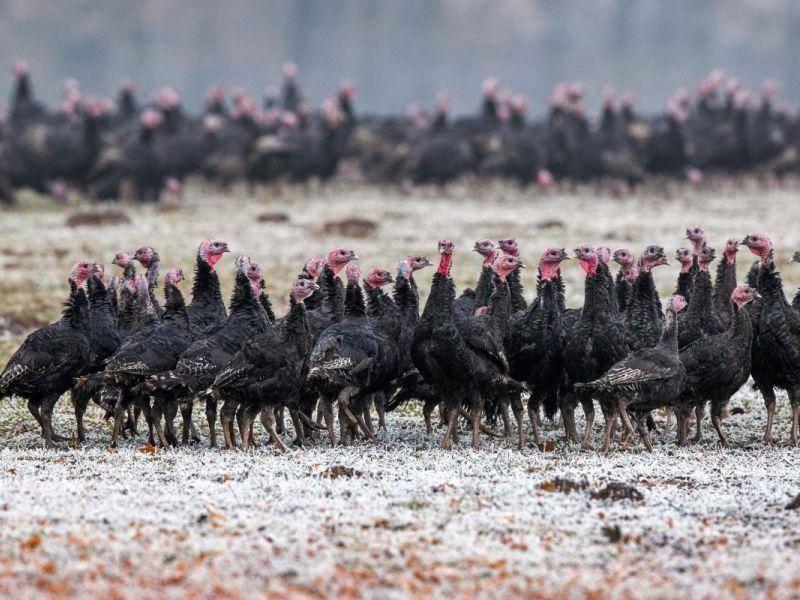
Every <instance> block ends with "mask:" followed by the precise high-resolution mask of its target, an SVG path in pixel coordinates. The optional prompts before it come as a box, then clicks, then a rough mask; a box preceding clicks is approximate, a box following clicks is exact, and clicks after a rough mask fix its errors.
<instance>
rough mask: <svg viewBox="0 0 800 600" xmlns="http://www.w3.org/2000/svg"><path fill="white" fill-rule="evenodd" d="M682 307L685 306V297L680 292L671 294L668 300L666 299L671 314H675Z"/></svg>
mask: <svg viewBox="0 0 800 600" xmlns="http://www.w3.org/2000/svg"><path fill="white" fill-rule="evenodd" d="M684 308H686V298H684V297H683V296H681V295H680V294H675V295H674V296H671V297H670V299H669V300H667V310H668V311H669V312H671V313H672V314H675V315H677V314H678V313H679V312H681V311H682V310H683V309H684Z"/></svg>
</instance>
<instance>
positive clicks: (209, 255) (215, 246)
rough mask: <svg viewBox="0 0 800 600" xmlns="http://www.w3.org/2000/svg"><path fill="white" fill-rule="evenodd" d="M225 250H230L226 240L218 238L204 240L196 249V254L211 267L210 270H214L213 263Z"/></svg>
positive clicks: (214, 263) (215, 262)
mask: <svg viewBox="0 0 800 600" xmlns="http://www.w3.org/2000/svg"><path fill="white" fill-rule="evenodd" d="M226 252H230V250H229V249H228V244H227V242H221V241H219V240H206V241H205V242H203V243H202V244H200V247H199V248H198V249H197V255H198V256H199V257H200V258H201V259H202V260H203V261H204V262H205V263H206V264H207V265H208V266H209V267H211V270H212V271H213V270H214V265H216V264H217V263H218V262H219V259H220V258H222V255H223V254H225V253H226Z"/></svg>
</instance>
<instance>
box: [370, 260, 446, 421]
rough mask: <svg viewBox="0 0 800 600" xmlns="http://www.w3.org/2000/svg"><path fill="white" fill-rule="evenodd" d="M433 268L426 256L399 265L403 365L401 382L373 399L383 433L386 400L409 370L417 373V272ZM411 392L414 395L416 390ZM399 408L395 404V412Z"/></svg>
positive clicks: (396, 286) (394, 294) (397, 285)
mask: <svg viewBox="0 0 800 600" xmlns="http://www.w3.org/2000/svg"><path fill="white" fill-rule="evenodd" d="M429 266H431V262H430V261H429V260H428V259H427V258H426V257H424V256H407V257H405V258H404V259H403V260H401V261H400V262H399V263H398V264H397V275H396V276H395V279H394V290H393V291H392V299H393V300H394V303H395V306H397V309H398V310H399V311H400V342H399V344H398V350H399V352H400V362H399V364H398V367H397V374H398V379H397V380H395V381H394V382H392V386H391V387H390V388H389V389H388V390H387V391H386V392H385V393H384V392H378V393H376V394H375V395H374V397H373V402H374V404H375V410H376V412H377V413H378V427H379V428H380V429H381V430H385V429H386V422H385V420H386V415H385V413H386V406H385V404H386V397H387V396H389V397H391V396H393V395H394V394H395V393H396V391H397V389H398V385H399V378H400V377H404V376H405V375H406V374H407V373H409V371H414V364H413V363H412V362H411V345H412V344H413V343H414V330H415V329H416V328H417V323H419V290H418V289H417V282H416V281H415V280H414V273H415V272H417V271H419V270H420V269H424V268H425V267H429ZM409 392H411V393H412V394H413V391H412V390H409ZM396 406H397V405H394V406H393V407H392V409H394V408H396ZM431 410H432V409H431ZM367 425H369V422H368V423H367Z"/></svg>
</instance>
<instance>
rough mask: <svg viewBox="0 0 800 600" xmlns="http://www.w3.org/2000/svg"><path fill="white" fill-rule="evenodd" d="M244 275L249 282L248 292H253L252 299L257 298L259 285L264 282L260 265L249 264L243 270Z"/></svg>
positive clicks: (255, 263) (259, 290)
mask: <svg viewBox="0 0 800 600" xmlns="http://www.w3.org/2000/svg"><path fill="white" fill-rule="evenodd" d="M245 275H247V279H248V280H249V281H250V290H251V291H252V292H253V297H255V298H257V297H258V295H259V294H260V293H261V285H262V283H263V281H264V272H263V271H262V269H261V265H260V264H258V263H257V262H249V263H248V264H247V268H246V269H245Z"/></svg>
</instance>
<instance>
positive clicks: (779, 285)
mask: <svg viewBox="0 0 800 600" xmlns="http://www.w3.org/2000/svg"><path fill="white" fill-rule="evenodd" d="M758 291H759V293H760V294H761V295H762V296H763V297H764V300H765V301H766V302H781V301H786V297H785V296H784V295H783V281H782V280H781V274H780V273H779V272H778V271H776V270H775V263H773V262H769V263H763V262H762V263H761V265H760V267H759V269H758Z"/></svg>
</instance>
